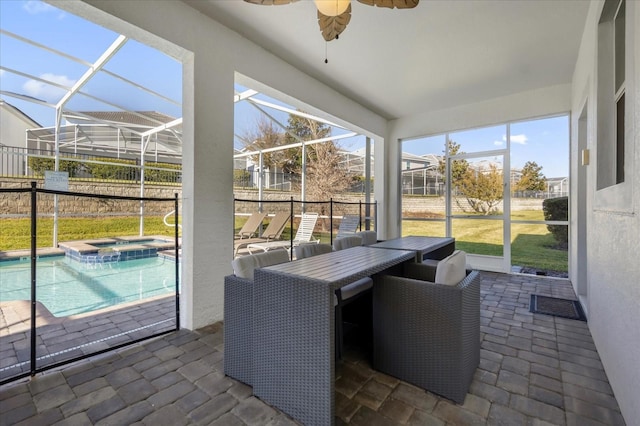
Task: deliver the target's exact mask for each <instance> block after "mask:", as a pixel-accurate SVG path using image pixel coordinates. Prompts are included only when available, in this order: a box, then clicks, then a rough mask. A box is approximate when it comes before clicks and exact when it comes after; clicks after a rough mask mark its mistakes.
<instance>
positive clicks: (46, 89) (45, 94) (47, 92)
mask: <svg viewBox="0 0 640 426" xmlns="http://www.w3.org/2000/svg"><path fill="white" fill-rule="evenodd" d="M40 78H41V79H43V80H48V81H51V82H54V83H58V84H61V85H63V86H66V87H72V86H73V85H74V84H75V83H76V82H75V80H71V79H70V78H69V77H67V76H66V75H55V74H50V73H46V74H42V75H41V76H40ZM22 88H23V89H24V90H25V92H27V94H28V95H29V96H33V97H34V98H38V99H43V100H45V101H48V102H57V101H58V100H60V98H61V97H62V95H63V94H64V93H65V90H64V89H60V88H59V87H56V86H52V85H50V84H46V83H43V82H41V81H36V80H29V81H27V82H26V83H24V84H23V85H22Z"/></svg>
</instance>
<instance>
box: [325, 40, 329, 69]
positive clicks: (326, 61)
mask: <svg viewBox="0 0 640 426" xmlns="http://www.w3.org/2000/svg"><path fill="white" fill-rule="evenodd" d="M328 44H329V43H328V42H326V41H325V42H324V63H325V64H328V63H329V59H327V45H328Z"/></svg>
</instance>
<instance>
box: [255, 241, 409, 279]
mask: <svg viewBox="0 0 640 426" xmlns="http://www.w3.org/2000/svg"><path fill="white" fill-rule="evenodd" d="M414 258H415V253H414V252H413V251H406V250H382V249H379V248H372V247H367V246H358V247H352V248H348V249H345V250H339V251H333V252H330V253H326V254H321V255H317V256H312V257H307V258H304V259H299V260H295V261H293V262H286V263H280V264H278V265H273V266H268V267H266V268H262V270H265V271H270V272H275V273H281V274H287V275H293V276H299V277H300V278H303V279H313V280H319V281H324V282H327V283H344V284H348V283H349V282H351V281H349V280H352V279H353V278H354V277H363V276H368V275H371V274H374V273H376V272H380V271H381V270H383V269H386V268H387V267H389V266H393V265H396V264H398V263H402V262H404V261H406V260H410V259H414ZM356 279H357V278H356Z"/></svg>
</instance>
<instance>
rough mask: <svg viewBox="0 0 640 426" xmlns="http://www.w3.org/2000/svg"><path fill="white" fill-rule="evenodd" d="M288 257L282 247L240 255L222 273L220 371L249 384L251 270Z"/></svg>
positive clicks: (251, 339)
mask: <svg viewBox="0 0 640 426" xmlns="http://www.w3.org/2000/svg"><path fill="white" fill-rule="evenodd" d="M287 261H289V254H288V253H287V251H286V250H273V251H270V252H266V253H260V254H254V255H250V256H243V257H240V258H237V259H235V260H234V261H233V262H232V266H233V268H234V273H235V274H234V275H228V276H226V277H224V373H225V374H226V375H227V376H230V377H233V378H234V379H237V380H240V381H241V382H244V383H246V384H248V385H252V384H253V271H254V270H255V269H256V268H262V267H265V266H269V265H275V264H278V263H284V262H287Z"/></svg>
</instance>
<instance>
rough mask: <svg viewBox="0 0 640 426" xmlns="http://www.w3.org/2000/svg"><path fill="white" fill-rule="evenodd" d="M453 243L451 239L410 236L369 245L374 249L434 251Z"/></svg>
mask: <svg viewBox="0 0 640 426" xmlns="http://www.w3.org/2000/svg"><path fill="white" fill-rule="evenodd" d="M453 241H454V239H453V238H451V237H422V236H416V235H411V236H408V237H401V238H394V239H392V240H387V241H382V242H380V243H376V244H373V245H371V247H375V248H388V249H398V250H419V251H425V250H435V249H438V248H440V247H442V246H445V245H447V244H450V243H452V242H453Z"/></svg>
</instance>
